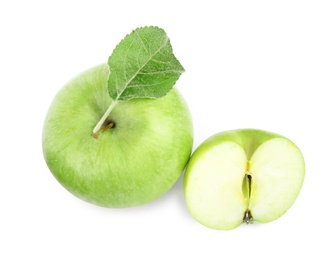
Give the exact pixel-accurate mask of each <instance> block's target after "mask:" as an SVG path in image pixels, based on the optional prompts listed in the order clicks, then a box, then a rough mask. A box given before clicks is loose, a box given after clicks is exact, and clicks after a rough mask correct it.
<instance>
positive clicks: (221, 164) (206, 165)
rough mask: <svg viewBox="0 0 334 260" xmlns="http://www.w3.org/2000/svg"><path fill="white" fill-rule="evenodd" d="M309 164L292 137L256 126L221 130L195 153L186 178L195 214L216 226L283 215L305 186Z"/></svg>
mask: <svg viewBox="0 0 334 260" xmlns="http://www.w3.org/2000/svg"><path fill="white" fill-rule="evenodd" d="M304 174H305V164H304V159H303V155H302V153H301V151H300V150H299V149H298V147H297V146H296V145H295V144H294V143H293V142H292V141H290V140H289V139H287V138H285V137H283V136H280V135H278V134H274V133H270V132H267V131H262V130H256V129H241V130H234V131H227V132H222V133H219V134H216V135H214V136H212V137H210V138H209V139H207V140H206V141H204V142H203V143H202V144H201V145H200V146H199V147H198V148H197V149H196V151H195V152H194V154H193V156H192V157H191V159H190V161H189V164H188V166H187V169H186V172H185V178H184V193H185V199H186V203H187V206H188V209H189V211H190V213H191V215H192V216H193V217H194V218H195V219H196V220H198V221H199V222H200V223H202V224H203V225H205V226H207V227H210V228H213V229H224V230H228V229H233V228H236V227H238V226H239V225H240V224H241V223H243V222H245V223H247V224H248V223H250V222H252V221H257V222H260V223H267V222H270V221H273V220H275V219H277V218H279V217H280V216H282V215H283V214H284V213H285V212H286V211H287V210H288V209H289V208H290V207H291V206H292V204H293V203H294V201H295V200H296V198H297V196H298V194H299V191H300V189H301V187H302V184H303V180H304Z"/></svg>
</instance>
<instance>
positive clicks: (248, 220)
mask: <svg viewBox="0 0 334 260" xmlns="http://www.w3.org/2000/svg"><path fill="white" fill-rule="evenodd" d="M243 221H244V223H246V224H247V225H248V224H253V217H252V214H251V212H250V211H249V210H247V211H246V212H245V216H244V219H243Z"/></svg>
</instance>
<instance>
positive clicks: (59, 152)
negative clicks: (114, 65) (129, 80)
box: [42, 65, 193, 207]
mask: <svg viewBox="0 0 334 260" xmlns="http://www.w3.org/2000/svg"><path fill="white" fill-rule="evenodd" d="M108 75H109V70H108V66H107V65H100V66H97V67H95V68H92V69H90V70H88V71H86V72H84V73H83V74H81V75H79V76H78V77H76V78H75V79H74V80H72V81H71V82H70V83H68V84H67V85H66V86H65V87H63V88H62V89H61V90H60V92H59V93H58V94H57V95H56V97H55V98H54V100H53V102H52V104H51V106H50V108H49V111H48V113H47V116H46V119H45V124H44V130H43V142H42V143H43V152H44V157H45V160H46V163H47V165H48V167H49V169H50V170H51V172H52V173H53V175H54V176H55V177H56V179H57V180H58V181H59V182H60V183H61V184H62V185H63V186H64V187H65V188H66V189H67V190H69V191H70V192H71V193H73V194H74V195H76V196H77V197H79V198H81V199H83V200H85V201H87V202H91V203H94V204H97V205H100V206H104V207H130V206H136V205H141V204H144V203H148V202H150V201H152V200H154V199H156V198H158V197H159V196H161V195H163V194H164V193H165V192H166V191H168V190H169V189H170V188H171V187H172V185H173V184H174V183H175V182H176V180H177V179H178V178H179V176H180V175H181V173H182V171H183V169H184V167H185V165H186V164H187V162H188V160H189V157H190V154H191V150H192V141H193V129H192V122H191V116H190V113H189V110H188V108H187V105H186V103H185V101H184V99H183V98H182V96H181V95H180V93H179V92H178V91H177V90H176V89H175V88H174V89H173V90H171V91H170V92H169V93H168V94H167V95H166V96H164V97H162V98H159V99H147V98H146V99H145V98H139V99H132V100H129V101H127V102H118V103H117V105H116V106H115V107H114V109H113V110H112V112H111V113H110V114H109V116H108V117H107V119H106V121H105V122H104V125H103V126H102V130H103V131H102V132H101V133H100V134H99V136H98V138H96V137H97V136H95V138H93V137H94V136H93V137H92V135H91V134H92V131H93V129H94V126H96V124H97V122H98V121H99V120H100V119H101V116H102V115H103V114H104V113H105V111H106V110H107V109H108V107H109V106H110V104H111V102H112V100H111V98H110V96H109V95H108V90H107V88H106V82H107V80H108Z"/></svg>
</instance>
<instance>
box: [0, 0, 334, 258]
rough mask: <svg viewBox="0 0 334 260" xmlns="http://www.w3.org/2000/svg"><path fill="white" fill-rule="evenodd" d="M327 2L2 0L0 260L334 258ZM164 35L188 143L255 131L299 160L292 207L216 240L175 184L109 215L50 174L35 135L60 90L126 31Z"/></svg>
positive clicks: (333, 19)
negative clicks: (291, 146)
mask: <svg viewBox="0 0 334 260" xmlns="http://www.w3.org/2000/svg"><path fill="white" fill-rule="evenodd" d="M333 13H334V4H333V1H321V0H317V1H307V0H304V1H293V0H289V1H285V0H281V1H237V0H234V1H212V0H206V1H181V0H179V1H172V0H169V1H147V0H141V1H126V0H120V1H98V0H95V1H34V0H30V1H23V0H22V1H1V3H0V38H1V40H0V87H1V92H0V93H1V94H0V106H1V107H0V113H1V128H0V138H1V141H0V149H1V157H0V158H1V159H0V160H1V166H0V167H1V168H0V240H1V242H0V259H248V260H251V259H258V260H260V259H293V258H296V259H302V258H305V257H307V258H308V259H334V251H333V248H332V247H333V237H332V236H333V233H334V218H333V216H334V214H333V213H334V211H333V208H334V199H333V194H334V193H333V185H334V170H333V168H334V167H333V161H334V150H333V146H334V138H333V136H334V135H333V132H334V127H333V111H334V102H333V99H334V98H333V97H334V96H333V92H332V89H333V86H334V15H333ZM144 25H157V26H160V27H162V28H164V29H165V30H166V32H167V34H168V36H169V37H170V39H171V42H172V45H173V49H174V53H175V55H176V56H177V57H178V59H179V60H180V61H181V63H182V64H183V66H184V67H185V69H186V73H184V74H183V75H182V76H181V78H180V80H179V81H178V83H177V86H178V88H179V90H180V91H181V92H182V94H183V95H184V97H185V99H186V100H187V102H188V105H189V107H190V109H191V112H192V116H193V122H194V128H195V142H194V148H196V147H197V146H198V145H199V144H200V143H201V142H202V141H204V140H205V139H206V138H208V137H209V136H210V135H212V134H214V133H217V132H220V131H223V130H230V129H237V128H260V129H265V130H269V131H273V132H276V133H279V134H282V135H285V136H287V137H288V138H290V139H291V140H293V141H294V142H295V143H296V144H297V145H298V146H299V147H300V149H301V150H302V151H303V154H304V157H305V160H306V167H307V172H306V177H305V182H304V186H303V188H302V191H301V193H300V195H299V197H298V199H297V200H296V202H295V204H294V205H293V207H292V208H291V209H290V210H289V211H288V212H287V213H286V214H285V215H284V216H283V217H281V218H280V219H278V220H276V221H274V222H272V223H268V224H262V225H261V224H253V225H248V226H246V225H242V226H240V227H239V228H237V229H235V230H232V231H216V230H211V229H208V228H206V227H204V226H202V225H201V224H199V223H197V222H196V221H195V220H194V219H192V218H191V216H190V215H189V213H188V211H187V208H186V205H185V201H184V198H183V190H182V182H183V176H181V178H180V180H179V181H178V182H177V183H176V185H175V186H174V187H173V188H172V189H171V190H170V191H169V192H168V193H167V194H166V195H164V196H163V197H161V198H160V199H158V200H156V201H154V202H152V203H150V204H148V205H145V206H141V207H136V208H130V209H105V208H100V207H97V206H94V205H90V204H88V203H85V202H83V201H81V200H79V199H77V198H75V197H74V196H72V195H71V194H69V193H68V192H67V191H66V190H65V189H63V188H62V186H61V185H60V184H59V183H58V182H57V181H56V180H55V179H54V177H53V176H52V174H51V173H50V172H49V170H48V168H47V166H46V164H45V162H44V159H43V155H42V148H41V135H42V126H43V121H44V118H45V114H46V112H47V109H48V107H49V105H50V102H51V101H52V99H53V97H54V95H55V94H56V93H57V91H58V90H59V89H60V88H61V87H62V86H63V85H64V84H65V83H66V82H68V81H69V80H70V79H72V78H73V77H74V76H76V75H77V74H79V73H81V72H82V71H84V70H86V69H88V68H90V67H92V66H95V65H97V64H100V63H104V62H106V60H107V58H108V56H109V55H110V53H111V51H112V50H113V48H114V47H115V45H116V44H117V43H118V42H119V41H120V40H121V39H122V38H123V37H124V36H125V35H126V34H127V33H129V32H130V31H131V30H132V29H135V28H136V27H138V26H144Z"/></svg>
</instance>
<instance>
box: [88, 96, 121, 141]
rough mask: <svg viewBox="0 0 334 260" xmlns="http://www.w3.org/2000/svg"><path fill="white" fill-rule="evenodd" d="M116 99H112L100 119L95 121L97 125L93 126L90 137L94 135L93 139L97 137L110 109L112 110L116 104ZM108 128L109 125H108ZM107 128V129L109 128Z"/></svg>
mask: <svg viewBox="0 0 334 260" xmlns="http://www.w3.org/2000/svg"><path fill="white" fill-rule="evenodd" d="M116 104H117V101H116V100H113V101H112V102H111V104H110V106H109V107H108V109H107V111H106V112H105V113H104V115H103V116H102V117H101V119H100V121H99V122H98V123H97V125H96V126H95V127H94V129H93V133H92V137H94V138H95V139H97V137H98V134H99V131H100V129H101V127H102V125H103V123H104V122H105V121H106V119H107V117H108V116H109V115H110V113H111V111H112V110H113V108H114V107H115V106H116ZM109 128H110V127H109ZM109 128H108V129H109Z"/></svg>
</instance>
